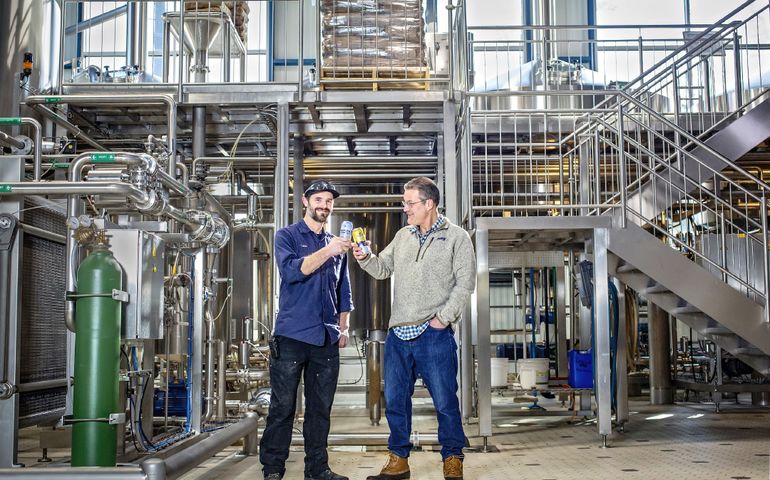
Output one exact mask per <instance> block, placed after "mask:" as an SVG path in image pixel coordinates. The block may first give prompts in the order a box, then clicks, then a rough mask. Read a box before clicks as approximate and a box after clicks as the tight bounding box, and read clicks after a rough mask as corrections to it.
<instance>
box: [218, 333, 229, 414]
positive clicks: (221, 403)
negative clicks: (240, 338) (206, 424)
mask: <svg viewBox="0 0 770 480" xmlns="http://www.w3.org/2000/svg"><path fill="white" fill-rule="evenodd" d="M217 352H218V353H219V359H218V360H217V420H219V421H223V420H225V419H226V418H227V409H226V408H225V399H226V398H227V381H226V380H225V374H226V373H227V344H226V343H225V342H224V341H222V340H220V341H219V343H218V345H217Z"/></svg>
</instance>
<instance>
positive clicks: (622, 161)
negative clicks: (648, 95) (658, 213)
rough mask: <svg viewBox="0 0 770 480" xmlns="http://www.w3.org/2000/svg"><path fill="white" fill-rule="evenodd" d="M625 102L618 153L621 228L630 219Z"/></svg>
mask: <svg viewBox="0 0 770 480" xmlns="http://www.w3.org/2000/svg"><path fill="white" fill-rule="evenodd" d="M623 128H624V127H623V104H622V103H621V104H620V105H618V155H620V162H619V163H620V165H619V168H620V209H621V217H620V226H621V228H626V224H627V221H628V218H627V213H628V212H627V211H626V208H627V207H626V201H627V199H628V198H627V197H628V193H627V192H626V183H627V182H626V147H625V143H626V137H625V132H624V131H623Z"/></svg>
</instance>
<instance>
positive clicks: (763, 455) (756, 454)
mask: <svg viewBox="0 0 770 480" xmlns="http://www.w3.org/2000/svg"><path fill="white" fill-rule="evenodd" d="M754 456H755V457H770V453H755V454H754Z"/></svg>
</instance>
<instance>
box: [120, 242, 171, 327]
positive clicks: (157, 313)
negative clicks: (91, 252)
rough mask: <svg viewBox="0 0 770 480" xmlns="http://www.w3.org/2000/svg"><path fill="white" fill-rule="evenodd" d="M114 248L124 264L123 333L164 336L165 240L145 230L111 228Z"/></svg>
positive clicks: (121, 263)
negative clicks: (126, 300)
mask: <svg viewBox="0 0 770 480" xmlns="http://www.w3.org/2000/svg"><path fill="white" fill-rule="evenodd" d="M107 238H108V239H109V244H110V250H111V251H112V254H113V255H114V256H115V259H116V260H117V261H118V263H120V265H121V266H122V267H123V290H125V291H126V292H128V303H126V304H124V306H123V326H122V330H121V331H122V336H123V338H124V339H126V340H131V339H159V338H163V329H164V326H163V308H164V296H163V274H164V272H163V268H164V265H165V255H166V248H165V243H164V242H163V240H161V239H160V238H159V237H158V236H156V235H153V234H152V233H147V232H144V231H142V230H130V229H128V230H123V229H111V230H107Z"/></svg>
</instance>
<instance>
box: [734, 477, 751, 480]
mask: <svg viewBox="0 0 770 480" xmlns="http://www.w3.org/2000/svg"><path fill="white" fill-rule="evenodd" d="M730 478H731V479H732V480H749V479H751V477H730Z"/></svg>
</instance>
